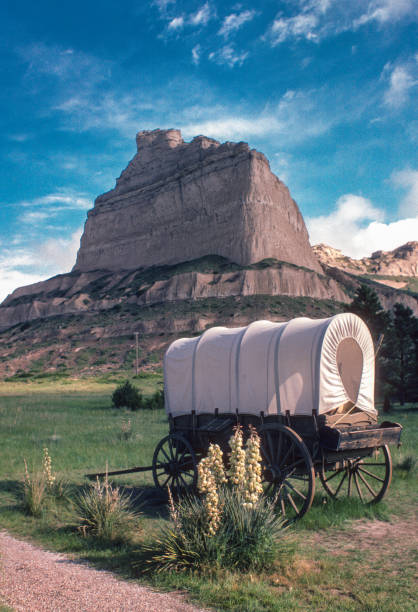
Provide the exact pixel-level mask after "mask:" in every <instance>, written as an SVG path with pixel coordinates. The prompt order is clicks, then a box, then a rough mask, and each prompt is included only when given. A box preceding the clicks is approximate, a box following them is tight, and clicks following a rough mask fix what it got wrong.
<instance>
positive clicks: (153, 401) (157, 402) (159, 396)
mask: <svg viewBox="0 0 418 612" xmlns="http://www.w3.org/2000/svg"><path fill="white" fill-rule="evenodd" d="M142 403H143V407H144V408H149V409H151V410H159V409H160V408H164V391H161V389H159V390H158V391H155V393H153V395H151V397H148V398H146V399H144V400H143V401H142Z"/></svg>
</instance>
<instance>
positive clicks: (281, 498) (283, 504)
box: [279, 490, 286, 516]
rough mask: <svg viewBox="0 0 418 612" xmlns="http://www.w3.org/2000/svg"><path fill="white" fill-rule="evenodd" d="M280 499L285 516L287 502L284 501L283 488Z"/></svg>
mask: <svg viewBox="0 0 418 612" xmlns="http://www.w3.org/2000/svg"><path fill="white" fill-rule="evenodd" d="M279 500H280V508H281V511H282V514H283V516H285V515H286V506H285V503H284V499H283V491H282V490H281V491H280V493H279Z"/></svg>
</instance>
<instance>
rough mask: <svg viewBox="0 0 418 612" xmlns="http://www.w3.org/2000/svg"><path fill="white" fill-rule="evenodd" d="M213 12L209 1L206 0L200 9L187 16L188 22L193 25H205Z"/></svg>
mask: <svg viewBox="0 0 418 612" xmlns="http://www.w3.org/2000/svg"><path fill="white" fill-rule="evenodd" d="M212 15H213V12H212V9H211V7H210V5H209V2H206V3H205V4H204V5H203V6H202V7H201V8H200V9H198V10H197V11H196V13H193V15H191V16H190V18H189V23H190V24H191V25H194V26H199V25H206V24H207V23H208V21H209V20H210V19H211V18H212Z"/></svg>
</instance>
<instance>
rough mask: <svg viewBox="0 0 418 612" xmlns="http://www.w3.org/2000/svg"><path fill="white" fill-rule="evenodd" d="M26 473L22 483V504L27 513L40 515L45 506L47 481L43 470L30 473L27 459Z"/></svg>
mask: <svg viewBox="0 0 418 612" xmlns="http://www.w3.org/2000/svg"><path fill="white" fill-rule="evenodd" d="M23 461H24V464H25V475H24V478H23V483H22V505H23V509H24V511H25V512H26V513H27V514H30V515H32V516H36V517H39V516H41V515H42V512H43V510H44V508H45V502H46V496H47V483H46V480H45V476H44V474H43V472H41V473H35V474H32V475H31V474H29V470H28V466H27V463H26V460H25V459H24V460H23Z"/></svg>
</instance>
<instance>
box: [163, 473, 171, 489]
mask: <svg viewBox="0 0 418 612" xmlns="http://www.w3.org/2000/svg"><path fill="white" fill-rule="evenodd" d="M170 478H171V474H169V475H168V476H167V478H166V479H165V480H164V482H163V484H162V485H161V488H162V489H164V487H165V486H166V484H167V482H168V481H169V480H170Z"/></svg>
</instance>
